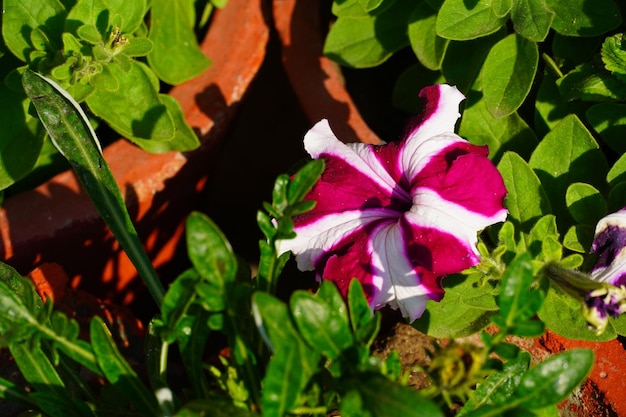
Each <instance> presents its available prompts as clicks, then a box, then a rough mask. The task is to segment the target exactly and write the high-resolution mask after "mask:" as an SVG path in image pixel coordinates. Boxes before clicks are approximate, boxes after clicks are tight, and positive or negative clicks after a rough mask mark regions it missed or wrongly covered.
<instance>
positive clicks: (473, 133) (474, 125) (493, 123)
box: [459, 91, 537, 164]
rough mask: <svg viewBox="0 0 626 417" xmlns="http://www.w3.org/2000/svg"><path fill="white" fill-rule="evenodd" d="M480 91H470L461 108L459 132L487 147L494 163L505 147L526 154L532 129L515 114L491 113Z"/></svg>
mask: <svg viewBox="0 0 626 417" xmlns="http://www.w3.org/2000/svg"><path fill="white" fill-rule="evenodd" d="M481 96H482V95H481V94H480V93H479V92H476V93H475V92H474V91H472V92H471V93H470V95H469V97H468V99H467V107H466V108H465V111H464V112H463V117H462V119H461V126H460V127H459V135H460V136H462V137H464V138H466V139H467V140H469V141H470V142H472V143H474V144H476V145H487V146H488V147H489V158H490V159H491V160H492V161H493V162H494V163H495V164H497V163H498V162H500V159H501V158H502V155H504V153H505V152H507V151H513V152H516V153H517V154H518V155H520V156H522V157H523V158H529V157H530V154H531V152H532V150H533V149H535V146H537V137H536V136H535V134H534V132H533V130H532V129H531V128H530V127H529V126H528V125H527V124H526V122H525V121H524V120H523V119H522V118H521V117H520V116H519V114H517V112H513V113H512V114H510V115H508V116H505V117H500V118H497V117H494V116H493V115H492V114H491V113H490V112H489V111H487V107H486V106H485V101H484V100H482V99H481V98H482V97H481Z"/></svg>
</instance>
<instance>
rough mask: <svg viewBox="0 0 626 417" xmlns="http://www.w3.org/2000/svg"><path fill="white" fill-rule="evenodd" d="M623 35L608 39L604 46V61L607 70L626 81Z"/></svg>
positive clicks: (625, 52) (625, 55) (625, 56)
mask: <svg viewBox="0 0 626 417" xmlns="http://www.w3.org/2000/svg"><path fill="white" fill-rule="evenodd" d="M623 36H624V35H623V34H621V33H619V34H617V35H613V36H611V37H609V38H606V40H605V41H604V43H603V44H602V61H603V62H604V65H605V68H606V69H607V70H609V71H611V72H612V73H613V74H615V75H617V76H618V77H620V78H621V79H622V80H623V81H626V51H625V50H624V46H626V44H624V43H623Z"/></svg>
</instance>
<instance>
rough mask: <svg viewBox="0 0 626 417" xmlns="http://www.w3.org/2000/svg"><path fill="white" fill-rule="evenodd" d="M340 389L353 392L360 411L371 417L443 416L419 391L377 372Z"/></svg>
mask: <svg viewBox="0 0 626 417" xmlns="http://www.w3.org/2000/svg"><path fill="white" fill-rule="evenodd" d="M342 385H343V387H342V388H343V390H345V391H350V390H356V391H357V392H358V393H359V396H360V397H361V400H362V402H363V405H364V407H363V409H365V410H368V411H369V412H371V413H372V415H373V416H403V417H443V416H444V414H443V412H442V411H441V409H440V408H439V406H437V405H436V404H435V403H434V402H433V401H432V400H430V399H428V398H427V397H426V396H424V395H422V394H421V393H420V392H418V391H416V390H414V389H411V388H409V387H405V386H403V385H401V384H398V383H396V382H393V381H391V380H389V379H387V378H386V377H384V376H383V375H381V374H379V373H374V372H371V373H363V374H360V375H356V376H355V377H353V378H350V379H348V380H346V381H345V382H344V383H343V384H342Z"/></svg>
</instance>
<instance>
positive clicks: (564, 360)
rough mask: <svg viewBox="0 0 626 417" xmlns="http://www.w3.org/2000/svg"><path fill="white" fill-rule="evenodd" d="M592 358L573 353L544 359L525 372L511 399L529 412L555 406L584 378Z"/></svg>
mask: <svg viewBox="0 0 626 417" xmlns="http://www.w3.org/2000/svg"><path fill="white" fill-rule="evenodd" d="M593 357H594V355H593V351H591V350H590V349H573V350H569V351H566V352H562V353H559V354H557V355H554V356H553V357H551V358H549V359H546V360H545V361H543V362H541V363H539V364H538V365H536V366H534V367H533V368H531V369H530V370H529V371H528V372H526V374H525V375H524V376H523V377H522V380H521V381H520V384H519V386H518V387H517V390H516V391H515V393H514V394H513V398H514V399H515V400H517V401H520V404H521V405H523V406H524V407H525V408H529V409H536V408H542V407H546V406H549V405H553V404H558V403H559V402H561V400H563V399H564V398H565V397H566V396H567V395H569V394H570V393H571V392H572V391H573V390H574V388H576V387H577V386H578V385H580V384H582V382H583V381H584V380H585V378H587V375H589V372H591V368H592V366H593Z"/></svg>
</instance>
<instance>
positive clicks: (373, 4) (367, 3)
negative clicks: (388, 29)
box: [358, 0, 383, 12]
mask: <svg viewBox="0 0 626 417" xmlns="http://www.w3.org/2000/svg"><path fill="white" fill-rule="evenodd" d="M358 1H359V4H360V5H361V7H363V10H365V11H366V12H371V11H372V10H375V9H377V8H378V7H379V6H380V5H381V4H382V3H383V0H358Z"/></svg>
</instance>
